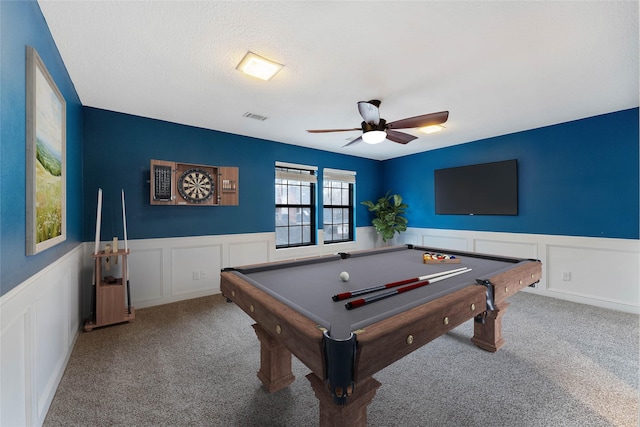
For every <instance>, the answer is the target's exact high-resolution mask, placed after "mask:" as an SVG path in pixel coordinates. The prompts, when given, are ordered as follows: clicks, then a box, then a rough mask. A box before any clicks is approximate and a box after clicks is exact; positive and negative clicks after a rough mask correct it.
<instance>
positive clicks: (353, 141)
mask: <svg viewBox="0 0 640 427" xmlns="http://www.w3.org/2000/svg"><path fill="white" fill-rule="evenodd" d="M360 142H362V137H361V136H359V137H357V138H356V139H354V140H352V141H349V142H348V143H347V144H345V145H343V146H342V148H344V147H348V146H350V145H356V144H358V143H360Z"/></svg>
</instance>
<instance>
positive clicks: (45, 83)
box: [26, 46, 67, 255]
mask: <svg viewBox="0 0 640 427" xmlns="http://www.w3.org/2000/svg"><path fill="white" fill-rule="evenodd" d="M26 77H27V88H26V89H27V129H26V131H27V132H26V133H27V150H26V154H27V165H26V166H27V177H26V183H27V188H26V201H27V204H26V205H27V224H26V226H27V233H26V234H27V241H26V244H27V255H34V254H37V253H38V252H42V251H43V250H45V249H48V248H50V247H52V246H54V245H57V244H58V243H61V242H64V241H65V239H66V238H67V233H66V232H67V215H66V204H67V203H66V188H67V187H66V122H67V119H66V102H65V100H64V98H63V97H62V94H61V93H60V91H59V90H58V87H57V86H56V84H55V82H54V81H53V79H52V78H51V75H50V74H49V72H48V71H47V68H46V67H45V65H44V63H43V62H42V59H41V58H40V56H39V55H38V52H37V51H36V50H35V49H34V48H32V47H29V46H27V73H26Z"/></svg>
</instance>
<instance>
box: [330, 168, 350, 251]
mask: <svg viewBox="0 0 640 427" xmlns="http://www.w3.org/2000/svg"><path fill="white" fill-rule="evenodd" d="M355 182H356V179H355V172H350V171H340V170H335V169H325V170H324V171H323V185H322V204H323V213H322V216H323V220H322V222H323V224H322V226H323V230H324V242H325V243H337V242H349V241H353V229H354V226H353V199H354V197H353V191H354V186H355Z"/></svg>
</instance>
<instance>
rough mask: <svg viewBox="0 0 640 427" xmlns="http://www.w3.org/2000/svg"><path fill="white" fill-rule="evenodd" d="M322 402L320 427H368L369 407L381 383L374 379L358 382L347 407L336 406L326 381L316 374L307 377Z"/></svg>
mask: <svg viewBox="0 0 640 427" xmlns="http://www.w3.org/2000/svg"><path fill="white" fill-rule="evenodd" d="M307 379H308V380H309V382H310V383H311V387H312V388H313V391H314V392H315V395H316V397H317V398H318V401H319V402H320V427H341V426H349V427H367V406H368V405H369V403H370V402H371V399H373V397H374V396H375V395H376V391H377V390H378V387H380V385H381V384H380V382H379V381H378V380H376V379H375V378H373V377H369V378H366V379H364V380H363V381H358V382H357V383H356V386H355V390H354V392H353V394H352V395H351V396H349V399H348V401H347V404H346V405H336V404H335V402H334V401H333V395H332V394H331V393H330V392H329V391H328V390H327V388H326V387H325V385H324V381H323V380H321V379H320V378H318V376H317V375H316V374H314V373H311V374H309V375H307Z"/></svg>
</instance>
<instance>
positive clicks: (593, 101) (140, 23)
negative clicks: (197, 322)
mask: <svg viewBox="0 0 640 427" xmlns="http://www.w3.org/2000/svg"><path fill="white" fill-rule="evenodd" d="M39 4H40V7H41V9H42V12H43V14H44V17H45V19H46V21H47V24H48V25H49V28H50V29H51V33H52V34H53V38H54V39H55V42H56V44H57V46H58V49H59V50H60V54H61V55H62V59H63V60H64V62H65V64H66V66H67V69H68V71H69V74H70V76H71V79H72V80H73V82H74V84H75V87H76V90H77V92H78V95H79V96H80V100H81V102H82V104H83V105H86V106H91V107H96V108H102V109H107V110H113V111H119V112H123V113H128V114H134V115H139V116H144V117H150V118H155V119H160V120H166V121H170V122H176V123H182V124H187V125H192V126H197V127H202V128H207V129H214V130H220V131H224V132H231V133H235V134H239V135H246V136H251V137H256V138H262V139H266V140H272V141H278V142H283V143H287V144H295V145H300V146H304V147H311V148H316V149H322V150H328V151H335V152H339V153H344V154H352V155H356V156H360V157H366V158H371V159H379V160H383V159H388V158H393V157H399V156H404V155H408V154H413V153H417V152H422V151H427V150H432V149H435V148H440V147H445V146H450V145H454V144H461V143H465V142H470V141H474V140H478V139H482V138H488V137H492V136H497V135H504V134H507V133H512V132H517V131H521V130H526V129H532V128H537V127H541V126H546V125H551V124H556V123H561V122H565V121H570V120H575V119H580V118H584V117H588V116H593V115H598V114H603V113H608V112H612V111H618V110H622V109H626V108H632V107H637V106H638V98H639V88H638V78H639V74H638V73H639V68H638V67H639V66H638V50H639V49H638V2H637V1H626V2H608V1H590V2H583V1H572V2H548V1H545V2H539V1H531V2H529V1H525V2H523V1H507V2H501V1H491V2H479V1H476V2H462V1H457V2H453V1H443V2H436V1H418V2H416V1H414V2H399V1H355V2H349V1H296V2H290V1H275V2H272V1H254V2H245V1H209V2H206V1H135V2H134V1H102V2H93V1H92V2H81V1H44V0H40V1H39ZM249 50H250V51H253V52H255V53H258V54H260V55H262V56H266V57H268V58H270V59H273V60H275V61H278V62H280V63H283V64H284V65H285V67H284V68H283V69H282V71H280V73H278V74H277V75H276V76H275V77H274V78H273V79H272V80H271V81H268V82H264V81H261V80H258V79H255V78H252V77H249V76H246V75H243V74H241V73H240V72H238V71H237V70H236V65H237V64H238V62H240V60H241V59H242V57H243V56H244V54H245V53H246V52H247V51H249ZM370 99H380V100H382V105H381V106H380V111H381V117H382V118H384V119H386V120H387V121H388V122H390V121H394V120H398V119H402V118H406V117H411V116H416V115H421V114H427V113H432V112H436V111H442V110H448V111H450V116H449V121H448V122H447V123H446V127H447V129H446V130H445V131H443V132H440V133H437V134H432V135H424V134H421V133H419V132H417V130H410V131H409V132H408V133H413V134H415V135H417V136H419V139H416V140H414V141H412V142H410V143H409V144H408V145H400V144H396V143H394V142H391V141H388V140H387V141H384V142H383V143H381V144H378V145H375V146H371V145H367V144H364V143H361V144H357V145H354V146H350V147H347V148H342V146H343V145H345V144H346V143H347V142H348V140H347V138H353V137H357V136H359V132H357V131H356V132H342V133H330V134H309V133H307V132H306V129H323V128H353V127H358V126H359V125H360V121H361V117H360V115H359V114H358V110H357V106H356V103H357V101H362V100H370ZM247 112H249V113H253V114H258V115H262V116H266V117H268V118H267V119H266V120H264V121H258V120H254V119H249V118H245V117H243V115H244V114H245V113H247ZM179 143H181V141H176V144H179ZM283 160H286V159H283Z"/></svg>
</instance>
